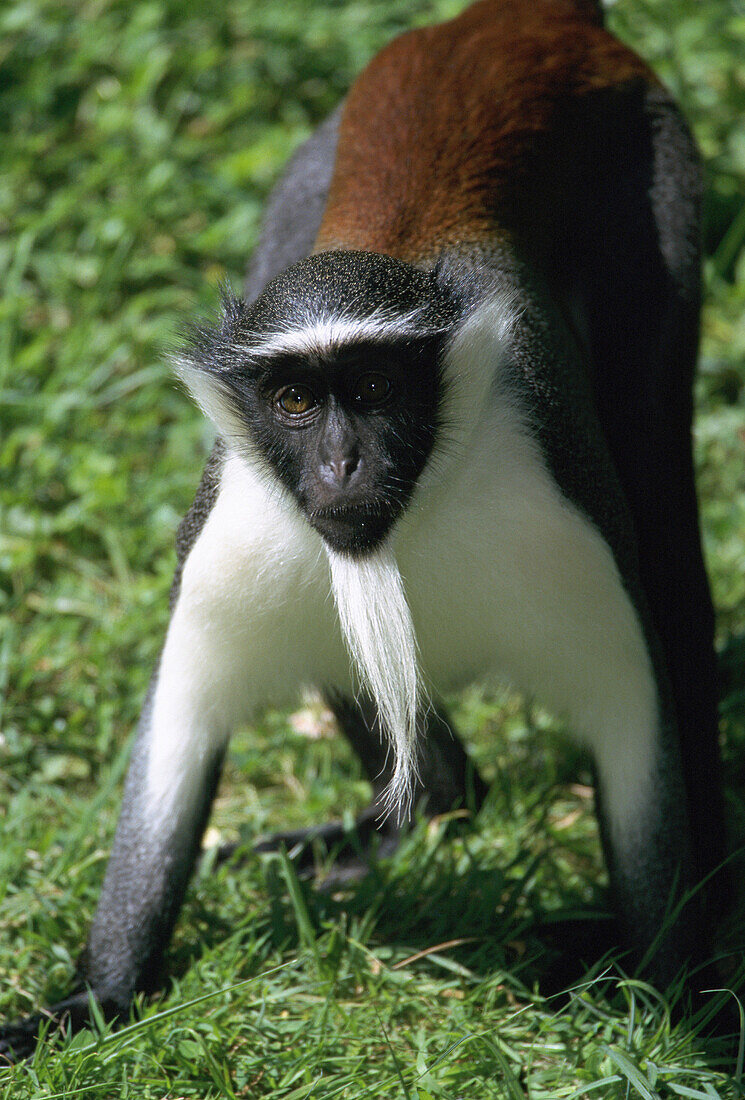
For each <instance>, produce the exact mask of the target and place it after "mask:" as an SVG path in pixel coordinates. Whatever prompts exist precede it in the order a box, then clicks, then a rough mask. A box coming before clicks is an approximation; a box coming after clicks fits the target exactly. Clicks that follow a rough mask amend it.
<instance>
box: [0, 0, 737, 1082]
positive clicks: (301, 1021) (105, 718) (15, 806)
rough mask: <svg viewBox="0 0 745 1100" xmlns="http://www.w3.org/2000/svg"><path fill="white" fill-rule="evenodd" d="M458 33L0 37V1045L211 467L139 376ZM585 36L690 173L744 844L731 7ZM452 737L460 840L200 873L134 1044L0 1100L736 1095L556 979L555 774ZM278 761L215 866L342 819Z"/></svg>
mask: <svg viewBox="0 0 745 1100" xmlns="http://www.w3.org/2000/svg"><path fill="white" fill-rule="evenodd" d="M460 6H461V5H460V4H459V3H455V2H453V0H432V2H430V3H425V2H423V0H417V2H412V0H407V2H403V0H355V2H352V0H343V2H342V0H333V2H332V0H321V2H319V3H317V4H313V5H311V4H309V3H307V2H304V0H283V2H282V3H279V2H278V0H265V2H264V3H262V4H259V3H257V2H252V0H226V2H225V3H224V4H222V5H219V6H216V5H214V4H212V3H207V2H206V0H192V2H191V3H189V4H188V5H186V4H183V3H181V2H177V0H142V2H138V3H136V4H134V3H126V2H123V0H110V2H109V0H90V2H82V0H79V2H72V0H68V2H60V0H8V2H6V4H5V5H4V6H3V7H2V10H0V129H1V130H2V140H3V155H2V162H1V163H0V276H1V279H2V282H1V284H0V285H2V289H3V296H2V301H1V302H0V475H2V476H0V763H1V764H2V772H1V773H0V822H1V823H2V824H1V827H2V840H3V843H2V848H1V849H0V896H2V899H3V900H2V906H1V907H0V1014H2V1016H3V1017H14V1016H17V1015H21V1014H23V1013H25V1012H27V1011H30V1010H32V1009H34V1008H35V1007H38V1006H39V1005H40V1004H44V1003H47V1002H49V1001H53V1000H55V999H58V998H59V997H60V996H62V995H64V993H65V992H66V990H67V987H68V984H69V982H70V980H71V976H72V973H73V968H74V959H75V956H76V953H77V952H78V951H79V949H80V946H81V945H82V943H83V942H84V939H85V934H86V929H87V927H88V924H89V922H90V919H91V916H92V913H93V909H94V906H95V903H96V898H97V894H98V890H99V888H100V883H101V878H102V874H103V869H104V865H105V860H106V854H107V851H108V848H109V845H110V843H111V837H112V833H113V829H114V825H115V820H116V815H117V810H118V801H119V790H120V781H121V777H122V775H123V771H124V768H125V766H126V756H127V743H128V739H129V736H130V731H131V730H132V728H133V726H134V724H135V722H136V719H137V714H138V709H139V706H140V703H141V700H142V696H143V692H144V690H145V687H146V684H147V680H148V678H149V674H150V670H151V668H152V666H153V663H154V660H155V658H156V655H157V652H158V649H159V646H160V643H161V638H162V634H163V630H164V628H165V624H166V617H167V611H166V608H167V592H168V586H169V582H170V574H171V571H172V568H173V562H174V555H173V536H174V529H175V525H176V523H177V520H178V517H179V516H180V514H181V513H182V512H183V511H184V510H185V509H186V507H187V506H188V504H189V501H190V498H191V495H192V494H193V491H194V488H195V485H196V482H197V479H198V476H199V470H200V466H201V463H202V461H203V458H204V456H205V454H206V453H207V449H208V446H209V432H208V430H207V428H206V427H205V425H204V424H203V422H202V420H201V419H200V417H199V416H198V414H197V413H196V412H195V411H194V410H193V409H192V408H191V407H190V405H189V404H188V402H187V401H186V399H185V398H184V396H183V395H182V393H180V391H179V390H178V388H177V387H176V386H175V385H174V383H173V380H172V378H171V376H170V374H169V371H168V368H167V366H166V363H165V355H164V349H165V348H167V346H168V344H169V342H170V341H172V339H173V336H174V333H175V332H176V330H177V328H178V326H179V325H180V323H181V321H182V320H183V318H184V316H189V315H192V314H193V312H194V311H199V310H204V309H206V308H210V307H211V306H213V305H214V302H215V299H216V291H215V286H216V284H217V283H218V282H219V281H220V280H221V279H223V278H225V277H228V278H230V279H231V280H232V281H233V282H234V284H235V285H236V286H238V285H240V280H241V272H242V269H243V267H244V265H245V260H246V257H247V255H248V253H249V252H250V248H251V245H252V242H253V241H254V239H255V235H256V230H257V225H258V220H259V217H260V212H261V208H262V203H263V201H264V199H265V196H266V194H267V192H268V190H269V188H270V186H271V183H272V181H273V180H274V179H275V178H276V175H277V173H278V172H279V171H280V169H281V166H282V163H283V162H284V161H285V159H286V158H287V156H288V154H289V153H290V151H291V150H292V149H293V148H294V147H295V146H296V145H297V144H298V143H299V142H300V141H301V140H302V138H303V137H305V136H306V135H307V134H308V133H309V132H310V130H311V129H312V127H313V126H314V125H315V124H316V123H317V122H318V121H319V120H320V119H321V118H322V117H324V115H325V114H326V113H327V112H328V111H329V110H330V109H331V108H332V107H333V105H334V104H335V103H336V102H337V101H338V99H339V97H340V96H341V95H342V94H343V93H344V91H345V89H346V88H347V87H348V85H349V83H350V82H351V80H352V79H353V77H354V75H355V73H356V72H358V71H359V69H360V68H361V67H362V66H363V65H364V63H365V61H366V60H367V59H368V58H369V57H370V56H371V55H372V54H373V53H374V52H375V50H376V49H378V48H379V47H380V46H381V45H383V43H384V42H386V41H387V40H388V39H389V38H390V37H391V36H392V35H393V34H395V33H396V32H398V31H399V30H401V29H404V28H405V27H408V26H410V25H413V24H416V23H423V22H428V21H431V20H432V19H434V18H436V17H440V16H443V15H446V14H451V13H453V12H454V11H455V10H457V9H458V8H459V7H460ZM611 21H612V24H613V26H614V27H615V28H616V29H617V30H618V32H619V33H620V34H621V35H622V36H623V37H624V38H625V39H626V40H627V41H629V42H630V43H631V44H632V45H634V46H635V47H636V48H638V49H639V51H640V52H641V53H642V54H643V55H644V56H645V57H647V58H648V59H650V61H652V63H653V64H654V65H655V67H656V68H657V70H658V71H659V73H660V75H661V76H662V78H663V79H664V80H665V81H666V82H667V83H668V84H669V86H670V87H671V88H672V89H673V90H674V91H675V93H676V94H677V95H678V96H679V98H680V99H681V102H682V103H683V104H684V107H685V109H686V111H687V113H688V115H689V117H690V119H691V121H692V123H693V125H694V128H695V130H696V133H697V136H698V139H699V142H700V143H701V146H702V149H703V151H704V155H705V158H706V163H707V168H708V186H707V235H706V247H707V265H706V281H707V290H708V304H707V307H706V312H705V318H704V342H703V348H702V369H701V376H700V382H699V388H698V393H697V397H698V407H699V418H698V422H697V436H696V440H697V458H698V464H699V476H700V486H701V492H702V504H703V517H704V538H705V544H706V549H707V555H708V561H709V568H710V572H711V576H712V581H713V585H714V591H715V599H716V603H717V608H718V616H719V618H718V630H719V634H718V644H719V647H720V652H721V663H722V681H723V703H722V730H723V737H724V751H725V759H726V771H727V779H728V800H729V807H730V813H731V818H732V824H733V832H734V834H735V835H737V836H743V835H745V823H744V817H745V800H744V799H743V790H744V789H745V748H744V742H745V694H744V693H743V688H742V685H743V682H745V677H743V671H745V641H744V639H745V569H743V559H744V551H743V540H744V538H745V494H744V493H743V488H745V463H743V442H744V441H745V412H744V411H743V406H742V403H741V398H742V394H743V386H744V385H745V366H744V360H745V248H744V247H743V244H744V242H745V187H744V186H743V177H744V176H745V121H744V120H745V81H743V78H742V68H741V60H740V59H741V58H742V56H743V48H744V47H745V8H744V7H743V4H742V3H741V2H740V0H732V2H726V0H713V2H711V3H707V4H701V3H697V2H695V0H668V2H663V0H619V2H618V3H617V4H616V5H614V6H613V8H612V11H611ZM738 64H739V66H740V67H739V68H738ZM452 705H453V710H454V713H455V717H456V720H457V723H458V725H459V728H460V729H461V730H462V731H463V733H464V734H465V736H466V738H467V740H468V743H469V746H470V747H471V749H472V752H473V754H474V756H475V758H476V759H477V761H478V762H479V765H480V766H481V767H482V769H483V771H484V774H485V775H486V776H487V777H489V778H491V779H493V780H494V784H493V787H492V792H491V794H490V797H489V801H488V805H487V807H486V808H485V810H484V812H483V814H482V817H481V820H480V823H479V826H480V827H479V829H478V830H473V831H469V832H463V833H461V834H459V835H456V836H451V835H450V834H447V831H446V823H444V822H440V823H436V824H434V825H430V826H425V825H421V826H420V827H419V828H418V829H417V831H416V832H415V833H414V835H413V836H412V837H411V838H410V839H409V840H408V841H407V842H406V844H405V845H404V846H403V848H402V850H401V851H400V852H399V853H398V854H397V855H396V857H395V858H393V859H392V860H387V861H381V862H380V863H379V865H377V866H376V867H375V868H374V870H373V872H372V874H371V875H370V876H369V877H368V878H367V879H365V880H364V881H363V882H362V883H360V884H359V885H358V886H356V887H354V888H350V889H348V890H346V891H343V892H339V893H324V892H319V891H317V890H314V889H312V888H311V887H310V886H309V885H308V884H307V883H306V882H302V881H298V880H297V878H296V877H295V875H294V872H293V870H292V868H291V867H290V866H289V865H288V864H286V863H284V862H283V861H282V860H281V859H278V858H276V857H275V858H264V859H261V860H258V859H253V860H248V861H246V862H245V864H239V863H232V864H228V865H224V866H220V867H214V866H210V858H209V857H208V858H207V860H206V861H205V863H204V864H203V866H202V868H201V869H200V871H199V873H198V874H197V876H196V878H195V881H194V883H193V884H192V887H191V888H190V890H189V894H188V897H187V901H186V905H185V908H184V912H183V914H182V917H181V919H180V920H179V924H178V927H177V931H176V935H175V938H174V942H173V945H172V948H171V950H170V952H169V956H168V973H169V980H168V982H167V983H166V986H165V988H164V993H163V995H162V997H161V998H158V999H154V1000H152V1001H151V1002H149V1003H147V1004H143V1005H142V1006H141V1008H142V1018H141V1020H139V1021H138V1022H137V1023H134V1024H133V1025H132V1026H131V1027H130V1028H129V1029H124V1030H120V1031H119V1032H116V1033H110V1032H108V1031H107V1030H106V1029H105V1028H101V1029H99V1030H97V1031H96V1032H95V1033H93V1032H91V1033H83V1034H82V1035H80V1036H77V1037H76V1038H74V1039H73V1040H72V1041H71V1042H69V1041H68V1042H65V1041H61V1042H55V1043H52V1044H47V1043H44V1044H42V1045H41V1046H40V1047H39V1050H38V1052H37V1055H36V1057H35V1059H34V1060H33V1062H31V1063H29V1064H27V1065H22V1066H19V1067H16V1068H14V1069H13V1070H9V1071H7V1072H1V1071H0V1096H3V1097H8V1098H11V1097H12V1098H13V1100H23V1098H30V1097H41V1096H44V1097H52V1096H59V1097H63V1096H64V1097H68V1096H76V1097H78V1096H79V1097H111V1096H122V1097H138V1098H140V1097H142V1098H145V1097H153V1098H156V1097H157V1098H161V1097H174V1098H176V1097H186V1096H189V1097H200V1098H202V1100H206V1098H207V1097H232V1096H241V1097H263V1096H276V1097H281V1098H283V1100H290V1098H295V1100H301V1098H306V1097H307V1098H311V1097H312V1098H314V1100H321V1098H324V1100H325V1098H329V1100H330V1098H331V1097H345V1098H354V1100H357V1098H358V1097H364V1096H370V1097H401V1098H409V1100H429V1098H435V1097H436V1098H447V1100H457V1098H459V1097H462V1098H467V1100H478V1098H480V1097H499V1098H503V1097H504V1098H508V1100H513V1098H517V1097H521V1098H528V1097H529V1098H531V1100H539V1098H547V1100H548V1098H550V1100H569V1098H572V1097H575V1098H579V1097H584V1096H589V1097H604V1098H605V1097H608V1098H614V1100H615V1098H616V1097H618V1098H619V1100H625V1098H627V1097H629V1098H632V1097H639V1096H641V1097H645V1098H650V1097H653V1098H657V1097H659V1098H661V1100H662V1098H665V1100H667V1098H670V1097H707V1098H716V1097H722V1098H724V1097H726V1098H734V1097H738V1096H742V1095H743V1091H744V1089H743V1083H742V1079H741V1075H740V1074H739V1073H738V1069H741V1065H738V1052H737V1050H732V1049H728V1050H725V1051H722V1050H720V1049H718V1048H717V1047H716V1045H715V1044H707V1043H706V1042H705V1041H704V1040H703V1038H702V1035H701V1025H700V1022H699V1023H697V1022H696V1021H691V1020H690V1019H687V1020H683V1021H680V1020H676V1022H672V1020H671V1015H670V1010H669V1006H668V1005H667V1004H666V1003H665V1002H663V1001H662V1000H661V999H660V998H658V997H657V995H656V994H654V993H653V992H652V991H651V990H649V989H647V988H645V987H644V986H643V985H640V984H638V983H635V982H632V981H630V980H627V979H624V978H623V977H622V976H620V974H619V972H618V970H617V969H604V967H603V966H602V965H599V966H597V967H596V968H595V969H594V970H590V971H589V972H588V971H585V970H584V969H583V968H582V967H581V966H580V965H579V964H577V966H576V967H575V969H574V971H571V969H569V970H568V969H566V968H567V966H568V965H569V964H571V962H572V960H573V958H574V957H575V956H576V955H577V954H582V950H581V945H582V943H583V942H584V941H583V937H582V936H580V935H578V934H577V933H576V929H577V925H575V924H569V925H566V924H564V925H562V922H561V920H560V918H561V917H564V918H565V919H566V920H567V921H568V920H569V918H576V917H578V916H579V917H582V918H584V920H585V922H586V926H587V928H588V934H589V932H591V930H592V928H593V927H596V926H597V923H598V920H599V919H600V918H599V917H597V914H598V913H599V912H602V907H603V896H602V870H601V866H600V858H599V849H598V843H597V836H596V829H595V825H594V821H593V817H592V814H591V812H590V805H589V803H590V797H589V791H588V788H587V776H586V775H585V774H584V772H583V770H582V767H583V765H582V761H581V760H579V759H578V758H577V757H576V756H575V755H574V754H573V753H572V752H570V751H567V749H566V746H562V745H561V742H560V738H559V737H558V736H557V735H558V734H559V733H560V729H559V727H558V725H557V723H556V722H555V721H554V720H553V719H551V718H550V717H548V716H547V715H544V714H543V713H542V712H540V711H537V710H535V709H534V708H532V707H531V706H529V705H528V704H527V703H525V702H524V701H521V700H519V699H515V698H514V697H511V696H508V695H503V696H498V697H488V696H486V695H484V694H483V693H480V692H478V691H476V690H473V691H470V692H467V693H466V694H464V695H463V696H461V697H459V698H457V699H455V700H453V701H452ZM316 717H317V716H316ZM306 724H307V723H306ZM315 727H318V722H317V721H316V722H315ZM302 728H303V723H302V722H301V721H300V720H298V719H291V717H290V716H288V715H286V714H275V713H271V714H269V715H267V716H266V718H265V720H264V721H263V722H262V724H261V725H260V726H257V727H255V728H252V729H247V730H243V731H241V733H240V734H239V735H238V736H237V738H236V740H235V742H234V744H233V748H232V751H231V755H230V757H229V760H228V765H227V769H226V774H225V779H224V782H223V784H222V786H221V790H220V795H219V798H218V802H217V805H216V808H215V813H214V815H213V825H212V829H213V832H212V833H211V834H210V839H211V840H212V841H217V840H218V839H225V840H231V839H236V838H237V839H240V840H242V841H244V842H245V843H246V844H248V843H250V841H251V839H252V837H254V836H255V835H257V834H258V833H259V832H262V831H265V830H269V829H272V828H278V827H280V826H292V825H299V824H305V823H309V822H314V821H320V820H324V819H326V818H327V817H329V816H331V815H344V814H347V815H350V814H352V813H353V812H354V811H355V810H356V809H358V808H361V807H362V806H363V805H364V804H365V800H366V798H367V796H368V790H367V787H366V785H365V783H364V782H363V780H362V778H361V776H360V772H359V770H358V768H357V766H356V764H355V762H354V760H353V759H352V758H351V756H350V754H349V753H348V751H347V750H346V747H345V746H344V745H342V744H341V743H340V742H339V741H338V740H336V739H334V738H333V737H332V736H320V737H317V738H315V739H311V738H309V737H308V736H306V735H305V734H304V733H303V732H302ZM321 732H323V728H322V727H321ZM593 914H595V915H596V916H595V917H593ZM567 927H568V928H569V929H572V930H574V936H575V938H574V941H573V942H572V945H571V949H567V942H566V940H567V934H566V928H567ZM562 929H564V931H562ZM578 945H579V947H580V950H579V952H578V951H577V946H578ZM740 945H741V939H738V936H737V929H736V928H734V929H733V930H731V931H730V933H729V934H728V935H723V938H722V942H721V950H722V951H723V952H728V951H729V952H731V951H737V950H740ZM740 958H741V956H739V955H735V956H734V959H733V966H732V979H731V981H732V984H733V985H734V986H737V988H740V989H741V988H742V985H741V977H740V974H739V973H738V965H739V961H740ZM738 983H739V984H738ZM567 990H568V991H567ZM715 1002H716V998H714V997H713V996H712V999H711V1003H712V1004H714V1003H715Z"/></svg>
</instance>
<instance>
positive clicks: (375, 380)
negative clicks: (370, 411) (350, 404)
mask: <svg viewBox="0 0 745 1100" xmlns="http://www.w3.org/2000/svg"><path fill="white" fill-rule="evenodd" d="M392 388H393V387H392V385H391V381H390V379H389V378H386V377H385V375H384V374H374V373H373V372H372V371H371V372H370V373H369V374H361V375H360V377H359V378H358V379H357V385H356V386H355V388H354V399H355V401H358V402H359V403H360V404H362V405H380V404H382V402H383V401H385V399H386V398H387V397H388V396H389V394H390V392H391V390H392Z"/></svg>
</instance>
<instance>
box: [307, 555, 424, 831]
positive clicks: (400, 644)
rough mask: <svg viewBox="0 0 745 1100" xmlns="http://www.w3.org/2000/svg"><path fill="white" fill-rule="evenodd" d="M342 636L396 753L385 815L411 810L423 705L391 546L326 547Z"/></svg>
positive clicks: (411, 632)
mask: <svg viewBox="0 0 745 1100" xmlns="http://www.w3.org/2000/svg"><path fill="white" fill-rule="evenodd" d="M327 554H328V559H329V563H330V565H331V587H332V589H333V593H334V598H335V600H336V607H337V610H338V612H339V619H340V622H341V628H342V632H343V634H344V639H345V641H346V644H347V648H348V650H349V652H350V654H351V657H352V660H353V662H354V666H355V669H356V671H357V674H358V676H359V678H360V681H361V684H362V687H363V688H364V689H366V690H367V691H368V692H369V693H370V695H371V696H372V698H373V700H374V702H375V704H376V706H377V708H378V714H379V716H380V722H381V725H382V727H383V729H384V730H385V732H386V734H387V735H388V737H389V739H390V743H391V747H392V748H393V755H394V769H393V778H392V779H391V781H390V784H389V785H388V788H387V790H386V791H385V794H384V799H385V806H386V812H387V813H391V812H392V811H394V810H395V811H396V812H397V814H398V818H399V821H400V820H402V819H404V818H405V817H406V816H408V814H409V813H410V810H411V800H412V794H413V788H414V782H415V780H416V777H417V744H416V740H417V737H416V718H417V711H418V710H419V708H420V707H421V706H422V704H423V702H424V701H425V693H424V690H423V687H422V678H421V673H420V670H419V661H418V657H417V644H416V636H415V634H414V623H413V622H412V619H411V612H410V610H409V605H408V603H407V602H406V593H405V592H404V586H403V581H402V579H401V574H400V572H399V569H398V565H397V563H396V558H395V556H394V554H393V550H392V549H391V547H390V546H388V545H384V546H381V547H380V548H379V549H377V550H375V551H373V552H372V553H370V554H366V555H365V556H364V557H360V558H356V557H355V558H352V557H347V556H346V555H343V554H338V553H336V552H335V551H333V550H330V549H329V548H328V547H327Z"/></svg>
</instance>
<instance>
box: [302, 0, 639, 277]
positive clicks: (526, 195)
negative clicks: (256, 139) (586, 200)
mask: <svg viewBox="0 0 745 1100" xmlns="http://www.w3.org/2000/svg"><path fill="white" fill-rule="evenodd" d="M652 83H654V77H653V76H652V74H651V72H650V70H649V69H648V67H647V66H646V65H645V64H644V63H643V62H642V61H641V60H640V59H639V58H638V57H637V56H636V55H635V54H633V53H632V52H631V51H630V50H629V49H627V48H626V47H625V46H623V45H622V44H621V43H620V42H618V41H617V40H616V39H614V38H613V37H612V36H611V35H610V34H608V33H607V32H606V31H605V30H604V29H603V27H602V26H601V25H600V22H599V18H598V15H597V11H596V9H595V6H594V5H593V4H592V3H589V2H582V0H539V2H538V3H535V4H532V5H529V4H525V3H524V2H523V0H482V2H481V3H478V4H476V5H474V6H472V7H470V8H468V9H467V10H466V11H465V12H463V13H462V14H461V15H460V16H458V17H457V18H456V19H453V20H451V21H450V22H447V23H443V24H440V25H439V26H435V27H427V28H424V29H421V30H416V31H412V32H410V33H408V34H405V35H402V36H401V37H400V38H398V39H396V40H395V41H394V42H392V43H391V44H390V45H389V46H388V47H387V48H386V49H385V50H383V51H382V53H381V54H379V55H378V56H377V57H376V58H375V59H374V61H373V62H372V63H371V64H370V65H369V66H368V68H367V69H366V70H365V71H364V72H363V73H362V74H361V76H360V77H359V78H358V80H357V81H356V83H355V84H354V86H353V87H352V89H351V91H350V94H349V97H348V99H347V102H346V106H345V109H344V112H343V114H342V119H341V125H340V131H339V142H338V147H337V156H336V164H335V170H334V175H333V179H332V183H331V189H330V192H329V197H328V203H327V207H326V213H325V217H324V220H323V224H322V226H321V231H320V234H319V237H318V241H317V248H318V249H326V248H330V247H344V248H360V249H368V250H370V251H378V252H383V253H388V254H392V255H396V256H399V257H400V258H402V259H406V260H409V261H411V262H421V261H422V260H426V259H427V258H429V256H430V255H431V252H432V248H433V245H436V247H437V248H442V247H448V246H460V245H462V244H467V245H470V244H472V243H474V242H478V243H479V244H480V245H483V242H484V238H485V236H486V237H489V236H491V237H496V238H502V237H504V236H505V235H508V236H510V237H514V238H517V239H518V240H520V241H524V242H526V243H527V242H532V243H533V244H536V243H537V242H538V240H539V238H541V237H542V238H544V241H545V238H546V237H547V236H548V235H549V234H555V233H556V231H557V230H558V231H559V233H560V235H561V236H562V237H563V236H565V232H564V230H565V229H567V228H568V227H569V225H568V223H570V222H571V221H572V220H573V219H572V217H571V209H572V207H575V208H576V207H577V206H581V201H580V200H581V195H580V194H578V188H579V190H580V192H581V193H583V194H584V195H587V192H588V191H589V190H590V189H591V188H592V186H593V181H594V180H596V179H597V174H598V172H599V171H602V170H603V163H602V162H603V161H609V160H610V159H612V157H613V155H614V152H617V151H618V150H615V151H614V150H613V149H612V148H610V146H612V145H613V144H614V143H617V142H619V141H620V140H621V139H622V135H621V134H620V133H613V132H610V131H609V123H610V122H611V118H610V115H611V114H612V113H613V112H614V108H615V113H617V114H618V115H622V114H623V115H624V121H625V126H626V127H628V125H629V120H628V118H627V117H626V116H627V112H628V98H629V95H633V94H634V93H635V94H636V95H637V96H638V95H639V90H640V88H642V87H647V86H649V85H651V84H652ZM623 136H626V135H623Z"/></svg>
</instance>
